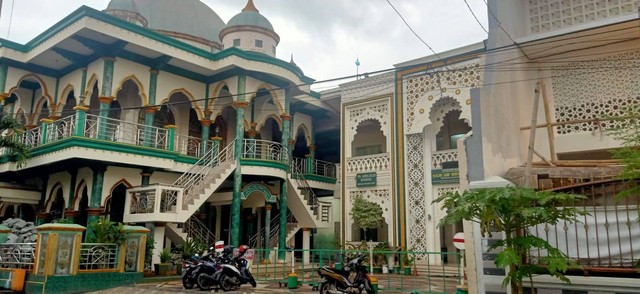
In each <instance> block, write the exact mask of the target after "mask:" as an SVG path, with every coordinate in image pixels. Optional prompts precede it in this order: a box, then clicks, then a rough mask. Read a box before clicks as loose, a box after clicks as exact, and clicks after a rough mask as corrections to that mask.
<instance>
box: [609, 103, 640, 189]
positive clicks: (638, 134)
mask: <svg viewBox="0 0 640 294" xmlns="http://www.w3.org/2000/svg"><path fill="white" fill-rule="evenodd" d="M622 113H623V116H621V117H617V118H612V119H614V120H617V121H621V124H620V125H621V126H620V127H614V128H611V129H608V130H607V132H608V133H609V134H610V135H611V136H613V137H614V138H615V139H616V140H618V141H620V142H621V143H622V146H623V147H622V148H620V149H615V150H613V151H611V153H612V155H613V158H614V159H619V160H620V161H621V162H622V164H623V166H624V167H623V169H622V172H621V173H620V175H619V178H621V179H622V180H625V181H627V182H631V181H636V180H638V179H640V104H631V105H629V106H627V107H626V108H624V109H623V110H622ZM639 192H640V186H639V185H629V186H628V188H627V189H626V190H624V191H623V192H621V193H620V196H629V195H637V194H638V193H639Z"/></svg>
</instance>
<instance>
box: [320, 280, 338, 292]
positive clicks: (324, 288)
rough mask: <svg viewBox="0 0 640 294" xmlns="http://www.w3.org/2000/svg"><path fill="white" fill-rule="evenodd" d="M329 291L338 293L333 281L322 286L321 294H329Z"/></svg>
mask: <svg viewBox="0 0 640 294" xmlns="http://www.w3.org/2000/svg"><path fill="white" fill-rule="evenodd" d="M329 290H332V291H338V288H337V287H336V283H335V282H333V281H324V282H322V284H321V285H320V294H329Z"/></svg>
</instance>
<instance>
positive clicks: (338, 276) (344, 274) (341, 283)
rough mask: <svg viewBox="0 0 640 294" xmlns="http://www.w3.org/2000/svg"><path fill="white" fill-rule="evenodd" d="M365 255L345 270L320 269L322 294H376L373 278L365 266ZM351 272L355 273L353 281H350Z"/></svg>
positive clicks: (351, 262) (324, 267) (356, 259)
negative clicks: (363, 293)
mask: <svg viewBox="0 0 640 294" xmlns="http://www.w3.org/2000/svg"><path fill="white" fill-rule="evenodd" d="M364 259H365V255H360V256H358V257H356V258H355V259H353V260H351V261H349V262H348V263H347V265H346V266H345V267H344V269H342V270H339V269H336V268H332V267H328V266H323V267H321V268H320V269H318V274H320V277H321V278H322V279H323V281H322V283H321V284H320V294H346V293H362V291H363V290H364V292H365V293H367V294H371V293H374V290H373V284H372V283H371V277H369V274H368V271H367V267H366V266H365V265H363V264H362V263H363V261H364ZM351 272H355V273H356V275H355V278H354V279H353V281H350V280H349V276H350V275H351Z"/></svg>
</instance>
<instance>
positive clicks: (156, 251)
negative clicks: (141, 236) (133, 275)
mask: <svg viewBox="0 0 640 294" xmlns="http://www.w3.org/2000/svg"><path fill="white" fill-rule="evenodd" d="M153 225H154V228H153V240H154V241H155V244H156V245H155V247H154V248H153V256H152V257H151V264H158V263H160V252H162V250H163V249H164V233H165V229H166V227H165V225H166V224H165V223H154V224H153Z"/></svg>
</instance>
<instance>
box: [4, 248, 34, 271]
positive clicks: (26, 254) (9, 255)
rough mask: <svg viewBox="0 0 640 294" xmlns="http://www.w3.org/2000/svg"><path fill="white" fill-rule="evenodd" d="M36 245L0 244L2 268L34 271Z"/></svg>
mask: <svg viewBox="0 0 640 294" xmlns="http://www.w3.org/2000/svg"><path fill="white" fill-rule="evenodd" d="M35 252H36V243H5V244H0V268H21V269H29V270H32V269H33V263H34V260H35Z"/></svg>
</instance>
